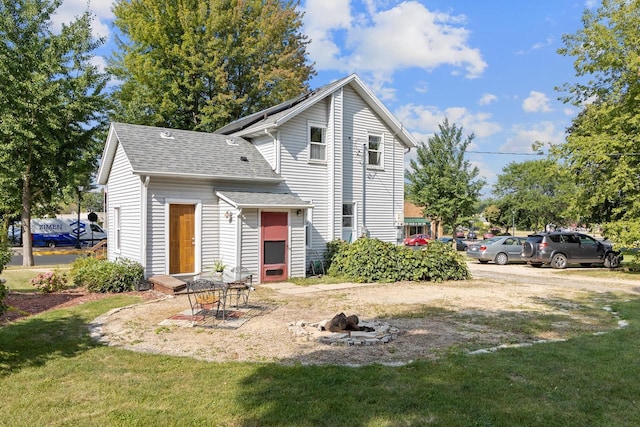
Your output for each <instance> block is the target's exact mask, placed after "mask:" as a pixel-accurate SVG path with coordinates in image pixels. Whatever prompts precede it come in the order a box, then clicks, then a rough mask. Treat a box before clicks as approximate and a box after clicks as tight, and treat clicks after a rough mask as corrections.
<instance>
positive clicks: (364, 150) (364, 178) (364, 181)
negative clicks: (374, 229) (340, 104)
mask: <svg viewBox="0 0 640 427" xmlns="http://www.w3.org/2000/svg"><path fill="white" fill-rule="evenodd" d="M368 148H369V147H368V145H367V143H366V142H365V143H363V144H362V233H361V235H367V234H368V233H367V161H368V154H369V153H368V151H367V150H368Z"/></svg>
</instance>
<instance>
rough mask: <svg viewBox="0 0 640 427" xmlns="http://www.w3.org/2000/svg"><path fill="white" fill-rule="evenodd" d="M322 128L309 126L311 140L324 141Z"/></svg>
mask: <svg viewBox="0 0 640 427" xmlns="http://www.w3.org/2000/svg"><path fill="white" fill-rule="evenodd" d="M323 130H324V129H322V128H314V127H312V128H311V142H322V143H324V138H323V133H324V132H323Z"/></svg>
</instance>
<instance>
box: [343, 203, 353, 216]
mask: <svg viewBox="0 0 640 427" xmlns="http://www.w3.org/2000/svg"><path fill="white" fill-rule="evenodd" d="M342 215H353V205H352V204H351V203H344V204H343V205H342Z"/></svg>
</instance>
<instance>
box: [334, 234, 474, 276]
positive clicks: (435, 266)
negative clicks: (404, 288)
mask: <svg viewBox="0 0 640 427" xmlns="http://www.w3.org/2000/svg"><path fill="white" fill-rule="evenodd" d="M329 275H331V276H344V277H347V278H348V279H349V280H353V281H355V282H399V281H403V280H413V281H418V280H433V281H436V282H441V281H443V280H464V279H467V278H469V277H470V274H469V270H468V268H467V265H466V263H465V261H464V259H463V258H462V256H461V255H460V254H458V253H457V252H456V251H455V250H454V249H453V248H452V247H451V246H449V245H446V244H444V243H441V242H435V241H434V242H431V243H429V245H428V246H426V247H425V248H424V249H422V250H414V249H411V248H407V247H403V246H396V245H394V244H392V243H386V242H382V241H380V240H377V239H368V238H360V239H358V240H356V241H355V242H354V243H352V244H345V245H342V246H339V247H338V250H337V252H336V253H335V255H334V256H333V262H332V264H331V267H330V268H329Z"/></svg>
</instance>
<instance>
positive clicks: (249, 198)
mask: <svg viewBox="0 0 640 427" xmlns="http://www.w3.org/2000/svg"><path fill="white" fill-rule="evenodd" d="M216 196H218V197H220V198H221V199H222V200H224V201H225V202H227V203H228V204H230V205H231V206H233V207H234V208H236V209H246V208H256V209H257V208H280V209H308V208H312V207H313V204H312V203H311V202H305V201H304V200H302V199H301V198H300V197H298V196H296V195H295V194H291V193H262V192H254V191H216Z"/></svg>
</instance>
